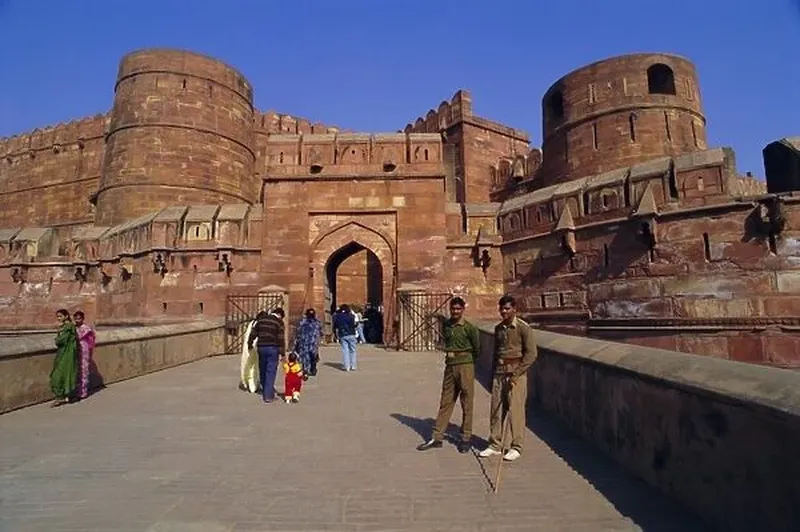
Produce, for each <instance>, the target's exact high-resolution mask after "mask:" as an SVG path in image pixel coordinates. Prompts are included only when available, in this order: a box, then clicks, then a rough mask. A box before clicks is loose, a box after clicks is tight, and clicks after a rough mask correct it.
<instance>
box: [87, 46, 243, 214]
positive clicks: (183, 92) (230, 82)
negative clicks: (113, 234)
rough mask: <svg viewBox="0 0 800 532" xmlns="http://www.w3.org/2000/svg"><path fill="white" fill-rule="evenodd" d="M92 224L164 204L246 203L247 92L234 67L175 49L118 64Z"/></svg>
mask: <svg viewBox="0 0 800 532" xmlns="http://www.w3.org/2000/svg"><path fill="white" fill-rule="evenodd" d="M114 93H115V94H114V107H113V109H112V111H111V124H110V126H109V132H108V135H107V141H106V149H105V158H104V161H103V171H102V176H101V179H100V186H99V190H98V193H97V203H96V205H97V216H96V220H97V222H96V223H97V224H99V225H114V224H118V223H120V222H123V221H126V220H130V219H132V218H135V217H138V216H141V215H144V214H147V213H149V212H153V211H155V210H158V209H161V208H163V207H166V206H168V205H175V204H178V205H181V204H182V205H187V204H195V205H197V204H214V203H253V200H254V198H256V196H257V193H258V183H257V182H256V178H255V174H254V169H255V153H254V150H253V129H252V128H253V90H252V87H251V85H250V83H249V82H248V81H247V80H246V79H245V78H244V76H242V75H241V74H240V73H239V72H237V71H236V70H235V69H234V68H232V67H230V66H228V65H226V64H224V63H221V62H220V61H217V60H215V59H212V58H209V57H206V56H203V55H200V54H195V53H191V52H185V51H180V50H161V49H151V50H140V51H136V52H133V53H130V54H128V55H126V56H125V57H123V58H122V61H121V63H120V66H119V73H118V75H117V83H116V86H115V88H114Z"/></svg>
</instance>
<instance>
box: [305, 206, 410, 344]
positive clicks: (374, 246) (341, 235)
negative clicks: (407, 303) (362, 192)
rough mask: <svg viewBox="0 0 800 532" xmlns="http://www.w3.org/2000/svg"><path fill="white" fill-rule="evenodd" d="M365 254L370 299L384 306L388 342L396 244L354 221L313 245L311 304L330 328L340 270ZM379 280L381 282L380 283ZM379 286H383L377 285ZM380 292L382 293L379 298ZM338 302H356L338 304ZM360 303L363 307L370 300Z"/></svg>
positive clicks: (339, 226)
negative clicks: (354, 258)
mask: <svg viewBox="0 0 800 532" xmlns="http://www.w3.org/2000/svg"><path fill="white" fill-rule="evenodd" d="M362 253H363V254H364V256H365V258H366V265H367V266H366V267H367V268H368V270H367V272H366V276H367V279H366V283H367V284H370V281H372V284H371V286H367V287H366V292H367V294H368V296H367V297H371V298H372V299H373V300H375V301H376V302H379V303H381V304H382V305H383V327H382V329H383V338H384V341H386V339H387V338H390V335H391V334H392V323H393V319H394V310H395V309H394V306H395V301H394V289H395V286H394V285H395V279H394V277H395V271H396V268H395V264H396V258H395V247H394V245H393V243H392V241H391V240H390V239H389V238H388V237H387V236H385V235H383V234H382V233H381V232H379V231H377V230H375V229H372V228H370V227H368V226H365V225H363V224H361V223H358V222H355V221H350V222H346V223H343V224H340V225H338V226H336V227H333V228H332V229H330V230H329V231H328V232H326V233H325V234H323V235H321V236H320V237H319V238H317V239H316V240H315V241H314V242H313V243H312V245H311V254H310V257H309V263H310V268H309V271H310V275H311V276H312V279H311V283H310V284H311V286H312V294H311V301H312V302H313V303H312V304H313V306H314V307H315V308H318V309H321V312H320V314H319V315H320V317H321V318H322V317H323V315H324V320H325V323H326V325H327V324H329V323H330V306H331V305H333V304H336V303H337V301H334V300H333V298H332V294H331V288H333V291H334V292H335V290H336V283H337V272H338V269H339V267H341V265H342V264H343V263H345V261H346V260H347V259H349V258H351V257H353V256H355V255H356V254H362ZM370 269H371V270H370ZM378 277H379V278H380V279H379V281H376V278H378ZM376 283H378V284H379V286H375V284H376ZM376 291H379V292H380V296H379V297H378V296H377V295H376V293H375V292H376ZM369 294H371V296H370V295H369ZM338 303H339V304H341V303H352V302H351V301H338ZM358 303H359V304H363V303H366V301H364V302H358ZM323 313H324V314H323ZM326 329H327V328H326Z"/></svg>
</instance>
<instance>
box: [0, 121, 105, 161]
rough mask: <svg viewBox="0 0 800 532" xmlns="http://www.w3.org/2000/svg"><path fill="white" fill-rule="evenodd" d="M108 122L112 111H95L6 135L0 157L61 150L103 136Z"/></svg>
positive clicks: (0, 139)
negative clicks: (85, 115)
mask: <svg viewBox="0 0 800 532" xmlns="http://www.w3.org/2000/svg"><path fill="white" fill-rule="evenodd" d="M109 121H110V114H109V113H105V114H96V115H94V116H87V117H84V118H78V119H76V120H71V121H69V122H61V123H59V124H55V125H52V126H46V127H43V128H37V129H34V130H33V131H30V132H26V133H20V134H17V135H12V136H9V137H3V138H0V157H12V158H13V157H16V156H20V155H28V154H30V153H31V152H34V153H35V152H37V151H41V150H49V149H54V150H59V149H63V148H66V147H68V146H70V145H73V144H80V143H82V142H86V141H88V140H92V139H98V138H103V137H104V136H105V134H106V131H107V129H108V124H109Z"/></svg>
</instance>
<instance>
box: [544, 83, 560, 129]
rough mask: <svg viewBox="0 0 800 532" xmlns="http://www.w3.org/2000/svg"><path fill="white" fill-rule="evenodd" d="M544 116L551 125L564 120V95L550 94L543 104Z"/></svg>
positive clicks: (557, 92) (558, 92) (558, 93)
mask: <svg viewBox="0 0 800 532" xmlns="http://www.w3.org/2000/svg"><path fill="white" fill-rule="evenodd" d="M545 113H546V114H545V116H546V117H547V120H548V121H549V122H551V123H553V122H560V121H561V120H563V119H564V95H563V94H561V91H554V92H552V93H550V95H549V96H548V97H547V101H546V102H545Z"/></svg>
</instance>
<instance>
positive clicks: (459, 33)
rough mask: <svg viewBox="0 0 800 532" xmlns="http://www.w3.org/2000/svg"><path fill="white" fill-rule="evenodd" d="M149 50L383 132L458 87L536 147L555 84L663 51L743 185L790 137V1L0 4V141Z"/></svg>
mask: <svg viewBox="0 0 800 532" xmlns="http://www.w3.org/2000/svg"><path fill="white" fill-rule="evenodd" d="M223 6H224V7H223ZM151 46H160V47H180V48H186V49H191V50H194V51H198V52H203V53H206V54H209V55H212V56H215V57H217V58H219V59H221V60H223V61H226V62H228V63H230V64H232V65H234V66H235V67H237V68H238V69H239V70H241V71H242V72H243V73H244V74H245V75H246V76H247V77H248V78H249V80H250V81H251V82H252V84H253V86H254V87H255V94H256V105H257V107H258V108H259V109H262V110H265V109H268V108H273V109H275V110H277V111H279V112H282V113H288V114H293V115H297V116H302V117H306V118H309V119H311V120H318V121H321V122H325V123H328V124H334V125H338V126H340V127H343V128H347V129H352V130H361V131H395V130H397V129H400V128H402V127H403V126H404V125H405V124H406V123H407V122H409V121H412V120H413V119H415V118H416V117H417V116H420V115H424V114H425V113H426V112H427V111H428V109H429V108H431V107H436V106H438V104H439V102H440V101H441V100H443V99H447V98H449V97H450V96H451V95H452V94H453V93H454V92H455V91H456V90H457V89H459V88H468V89H470V90H471V91H472V97H473V106H474V109H475V111H476V112H477V113H478V114H480V115H482V116H485V117H487V118H491V119H494V120H498V121H500V122H504V123H507V124H508V125H511V126H514V127H518V128H521V129H525V130H527V131H528V132H530V133H531V136H532V141H533V144H535V145H537V146H538V145H539V144H540V143H541V110H540V109H541V106H540V100H541V96H542V94H543V93H544V91H545V90H546V89H547V87H548V86H549V85H550V84H551V83H552V82H553V81H555V80H556V79H557V78H559V77H560V76H562V75H563V74H565V73H567V72H568V71H570V70H572V69H574V68H576V67H579V66H581V65H583V64H586V63H589V62H592V61H595V60H597V59H601V58H604V57H607V56H612V55H618V54H624V53H630V52H640V51H665V52H673V53H678V54H681V55H685V56H687V57H689V58H690V59H692V60H693V61H694V62H695V63H696V64H697V67H698V69H699V73H700V83H701V90H702V96H703V100H704V108H705V112H706V116H707V118H708V123H709V127H708V132H709V144H711V145H715V146H719V145H722V146H731V147H733V148H734V149H735V150H736V152H737V156H738V157H737V160H738V167H739V170H740V171H741V172H742V173H744V172H745V171H748V170H749V171H752V172H754V173H755V174H756V175H762V174H763V166H762V161H761V148H762V147H763V146H764V145H765V144H766V143H768V142H770V141H772V140H775V139H777V138H781V137H785V136H791V135H800V55H798V54H800V2H798V1H796V0H731V1H721V0H694V1H689V0H673V1H666V0H661V1H654V0H605V1H601V0H557V1H548V2H540V1H536V0H515V1H512V0H492V1H488V0H460V1H458V0H250V1H246V0H125V1H122V0H76V1H73V2H69V1H65V0H0V136H6V135H10V134H13V133H18V132H22V131H26V130H31V129H34V128H36V127H41V126H45V125H48V124H53V123H57V122H60V121H66V120H70V119H73V118H77V117H80V116H84V115H90V114H94V113H98V112H104V111H106V110H108V109H109V108H110V107H111V102H112V99H113V93H112V91H113V85H114V78H115V75H116V70H117V65H118V62H119V59H120V57H121V56H122V55H123V54H125V53H126V52H128V51H131V50H133V49H137V48H144V47H151Z"/></svg>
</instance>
